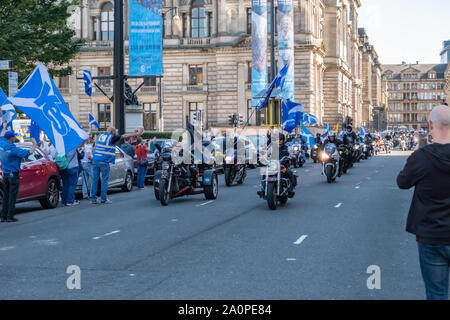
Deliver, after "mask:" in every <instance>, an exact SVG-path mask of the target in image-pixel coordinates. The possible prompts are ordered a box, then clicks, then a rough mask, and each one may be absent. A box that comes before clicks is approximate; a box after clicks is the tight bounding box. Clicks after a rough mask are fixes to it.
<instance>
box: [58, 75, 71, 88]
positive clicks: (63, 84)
mask: <svg viewBox="0 0 450 320" xmlns="http://www.w3.org/2000/svg"><path fill="white" fill-rule="evenodd" d="M59 88H63V89H67V88H69V77H68V76H65V77H61V78H59Z"/></svg>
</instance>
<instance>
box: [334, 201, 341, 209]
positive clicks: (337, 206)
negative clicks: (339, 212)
mask: <svg viewBox="0 0 450 320" xmlns="http://www.w3.org/2000/svg"><path fill="white" fill-rule="evenodd" d="M340 206H342V202H339V203H338V204H337V205H335V206H334V207H335V208H339V207H340Z"/></svg>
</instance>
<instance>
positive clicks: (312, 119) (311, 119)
mask: <svg viewBox="0 0 450 320" xmlns="http://www.w3.org/2000/svg"><path fill="white" fill-rule="evenodd" d="M318 122H319V119H317V117H316V116H315V115H313V114H312V113H305V114H304V115H303V123H304V124H307V125H308V126H313V125H315V124H317V123H318Z"/></svg>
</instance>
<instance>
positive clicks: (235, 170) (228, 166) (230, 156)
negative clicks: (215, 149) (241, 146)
mask: <svg viewBox="0 0 450 320" xmlns="http://www.w3.org/2000/svg"><path fill="white" fill-rule="evenodd" d="M223 167H224V177H225V184H226V186H227V187H229V186H231V185H232V184H233V182H234V181H236V182H237V183H238V184H243V183H244V180H245V177H246V176H247V165H246V164H245V161H244V163H243V164H242V163H239V161H238V160H237V159H236V156H235V153H234V152H233V151H230V152H227V155H226V157H225V164H224V165H223Z"/></svg>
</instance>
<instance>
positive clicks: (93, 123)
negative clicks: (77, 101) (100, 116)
mask: <svg viewBox="0 0 450 320" xmlns="http://www.w3.org/2000/svg"><path fill="white" fill-rule="evenodd" d="M89 124H90V125H91V126H95V127H97V128H100V125H99V124H98V122H97V121H95V118H94V116H93V115H92V114H91V113H90V112H89Z"/></svg>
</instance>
